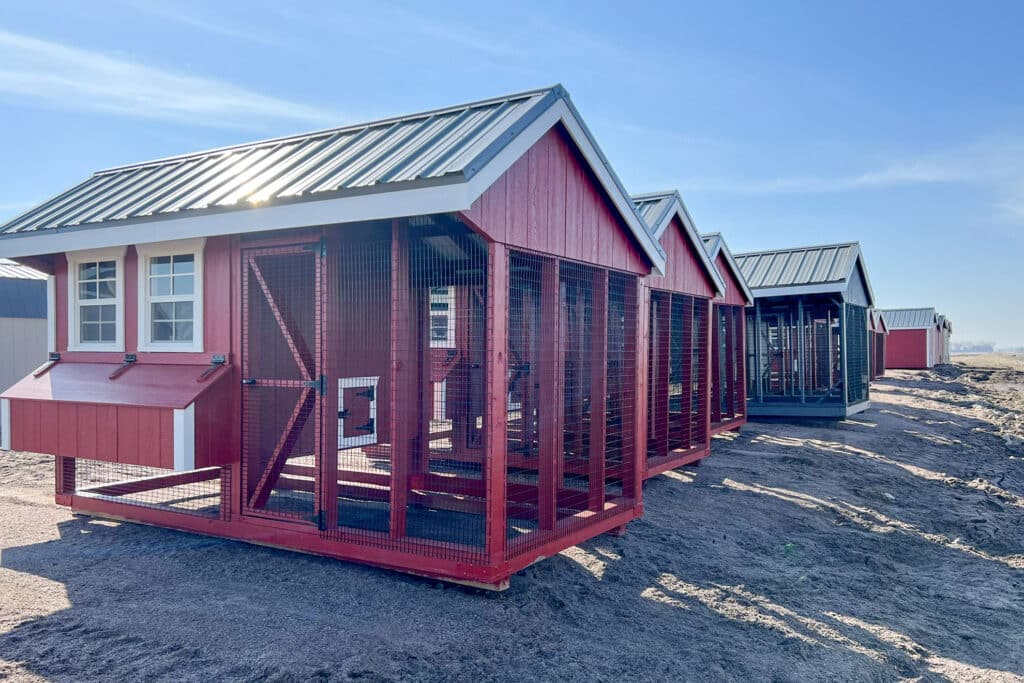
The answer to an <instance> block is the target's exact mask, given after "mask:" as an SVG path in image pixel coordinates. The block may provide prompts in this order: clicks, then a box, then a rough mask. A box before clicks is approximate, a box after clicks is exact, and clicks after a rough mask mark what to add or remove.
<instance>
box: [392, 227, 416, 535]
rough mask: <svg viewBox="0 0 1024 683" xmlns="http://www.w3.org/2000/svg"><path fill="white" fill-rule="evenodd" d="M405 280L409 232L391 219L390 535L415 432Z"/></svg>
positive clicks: (401, 506)
mask: <svg viewBox="0 0 1024 683" xmlns="http://www.w3.org/2000/svg"><path fill="white" fill-rule="evenodd" d="M410 286H411V282H410V281H409V235H408V229H407V228H406V226H405V225H403V224H402V223H401V221H399V220H397V219H396V220H394V221H392V222H391V396H390V397H389V401H390V404H391V406H390V407H391V409H390V414H391V425H390V432H391V536H392V537H393V538H397V537H403V536H405V531H406V526H405V519H406V508H407V507H408V504H409V461H410V458H411V456H412V448H411V445H412V439H413V437H414V435H415V434H416V431H417V429H418V425H417V424H416V417H417V414H416V411H413V410H410V406H411V405H412V401H415V400H417V398H418V394H419V392H418V390H417V389H418V387H417V385H418V384H419V376H418V372H417V368H416V359H417V355H418V354H417V351H416V349H415V348H413V345H414V343H415V341H416V340H415V339H414V336H415V335H414V334H413V331H414V330H416V329H417V322H416V321H415V319H414V317H413V316H414V315H415V313H416V310H415V308H414V307H413V306H412V305H411V297H412V293H411V291H410Z"/></svg>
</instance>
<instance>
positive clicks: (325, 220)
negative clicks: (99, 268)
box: [0, 183, 475, 257]
mask: <svg viewBox="0 0 1024 683" xmlns="http://www.w3.org/2000/svg"><path fill="white" fill-rule="evenodd" d="M468 189H469V188H468V187H467V184H466V183H449V184H446V185H433V186H430V187H418V188H410V189H407V190H397V191H394V192H372V193H369V194H361V195H352V196H347V197H337V198H334V199H321V200H311V201H301V202H294V203H290V204H284V205H279V206H265V207H256V208H252V209H239V210H229V211H220V212H217V213H210V214H204V215H201V216H182V217H180V218H162V219H155V220H150V221H142V222H134V223H111V224H108V225H103V224H99V225H97V226H96V227H84V228H70V229H60V228H57V229H51V230H40V231H38V232H37V233H21V234H18V235H17V236H16V237H6V238H0V256H7V257H18V256H36V255H38V254H49V253H54V252H63V251H77V250H79V249H98V248H104V247H117V246H123V245H125V244H138V243H145V242H166V241H170V240H180V239H188V238H193V237H212V236H215V235H235V234H242V233H251V232H266V231H270V230H286V229H289V228H305V227H310V226H317V225H332V224H335V223H354V222H358V221H370V220H385V219H389V218H403V217H406V216H421V215H427V214H434V213H453V212H455V211H467V210H469V208H470V206H472V204H473V199H475V197H474V198H472V199H471V198H470V196H469V192H468Z"/></svg>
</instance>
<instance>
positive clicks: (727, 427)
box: [711, 415, 747, 436]
mask: <svg viewBox="0 0 1024 683" xmlns="http://www.w3.org/2000/svg"><path fill="white" fill-rule="evenodd" d="M745 424H747V416H746V415H744V416H743V417H738V418H736V419H735V420H723V421H721V422H712V423H711V436H715V435H716V434H722V433H724V432H738V431H739V430H740V427H742V426H743V425H745Z"/></svg>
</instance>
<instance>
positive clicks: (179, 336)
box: [174, 322, 192, 341]
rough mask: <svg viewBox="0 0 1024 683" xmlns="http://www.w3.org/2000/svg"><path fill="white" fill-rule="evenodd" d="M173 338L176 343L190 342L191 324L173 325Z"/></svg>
mask: <svg viewBox="0 0 1024 683" xmlns="http://www.w3.org/2000/svg"><path fill="white" fill-rule="evenodd" d="M174 338H175V340H177V341H192V323H187V322H186V323H174Z"/></svg>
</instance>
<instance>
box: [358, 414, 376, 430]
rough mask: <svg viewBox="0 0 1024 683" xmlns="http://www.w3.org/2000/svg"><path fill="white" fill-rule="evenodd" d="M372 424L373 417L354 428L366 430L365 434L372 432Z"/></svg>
mask: <svg viewBox="0 0 1024 683" xmlns="http://www.w3.org/2000/svg"><path fill="white" fill-rule="evenodd" d="M373 425H374V419H373V418H372V417H371V418H370V421H369V422H367V423H366V424H362V425H359V426H358V427H356V429H357V430H359V431H361V432H366V433H367V434H373Z"/></svg>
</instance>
